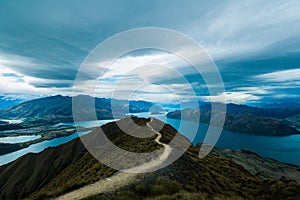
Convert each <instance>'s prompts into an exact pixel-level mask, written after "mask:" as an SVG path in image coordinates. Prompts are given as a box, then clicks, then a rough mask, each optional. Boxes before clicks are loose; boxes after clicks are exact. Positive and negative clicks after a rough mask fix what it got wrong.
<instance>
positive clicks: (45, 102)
mask: <svg viewBox="0 0 300 200" xmlns="http://www.w3.org/2000/svg"><path fill="white" fill-rule="evenodd" d="M75 98H78V99H80V101H81V102H82V105H81V108H80V109H81V111H82V113H86V112H90V110H88V108H85V107H86V105H87V104H88V103H91V102H92V101H94V103H95V111H96V115H97V118H98V119H99V120H100V119H112V118H113V114H112V108H111V103H112V101H113V103H114V106H115V109H116V110H117V113H116V115H117V117H124V116H125V114H126V113H127V112H128V111H129V112H132V113H135V112H146V111H149V109H150V107H151V106H152V105H153V103H150V102H146V101H129V102H128V101H125V100H116V99H108V98H93V97H90V96H86V95H80V96H76V97H75ZM0 118H3V119H10V118H18V119H20V118H36V119H43V120H47V121H52V122H53V121H55V122H72V121H73V113H72V97H68V96H61V95H57V96H51V97H45V98H40V99H35V100H31V101H27V102H23V103H21V104H18V105H14V106H12V107H9V108H5V109H3V110H0ZM86 120H89V119H86Z"/></svg>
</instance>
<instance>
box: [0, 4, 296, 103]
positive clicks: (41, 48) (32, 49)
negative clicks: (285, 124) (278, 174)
mask: <svg viewBox="0 0 300 200" xmlns="http://www.w3.org/2000/svg"><path fill="white" fill-rule="evenodd" d="M143 27H161V28H168V29H173V30H175V31H179V32H181V33H183V34H185V35H187V36H188V37H191V38H192V39H194V40H195V41H196V42H198V43H199V44H200V45H202V47H203V48H204V49H205V50H206V52H207V54H208V55H209V56H210V57H211V59H212V60H213V61H214V62H215V64H216V66H217V67H218V69H219V71H220V74H221V76H222V79H223V81H224V85H225V91H224V92H222V93H218V94H213V95H211V94H209V93H208V91H207V86H206V85H205V83H204V82H203V80H202V78H201V76H199V74H197V73H195V72H193V70H191V69H190V66H189V64H188V63H187V62H185V61H183V60H182V59H180V58H178V57H176V56H174V55H172V54H171V53H169V52H164V51H161V50H151V49H150V50H143V51H141V52H131V53H129V54H126V55H124V56H122V57H120V58H118V60H117V61H116V62H114V64H113V65H112V66H111V67H110V70H108V72H107V73H106V74H102V75H100V74H99V75H98V73H99V72H98V71H97V70H95V71H91V74H97V76H98V77H97V79H96V80H90V79H92V77H89V76H87V77H86V79H85V80H84V81H83V84H82V85H83V88H81V89H82V90H81V92H82V93H86V94H91V91H92V92H94V94H95V95H96V96H99V97H110V96H111V95H112V91H115V90H116V89H115V86H116V84H117V83H118V81H121V83H122V84H119V86H118V87H119V88H118V89H117V91H118V92H119V93H118V94H119V96H118V97H119V98H126V97H127V96H126V95H128V91H130V90H129V88H131V89H132V88H134V87H136V86H138V85H141V87H136V90H137V91H136V92H135V93H134V94H133V95H132V96H131V98H134V99H144V100H149V101H155V102H163V101H170V102H174V101H176V99H177V98H182V99H184V100H185V101H188V100H189V98H190V96H191V95H192V94H191V93H190V92H189V91H190V88H192V89H193V90H194V92H195V94H196V95H197V97H198V98H199V99H200V100H212V101H219V100H220V99H222V98H221V97H223V96H225V100H226V102H233V103H241V104H247V103H251V102H276V101H281V100H282V99H289V100H293V101H297V100H299V99H300V96H299V95H300V53H299V52H300V3H299V1H276V2H275V1H265V2H264V1H251V2H246V1H191V0H187V1H167V0H156V1H155V0H154V1H135V0H129V1H121V0H119V1H116V0H112V1H96V0H95V1H94V0H87V1H79V0H72V1H71V0H60V1H52V0H43V1H33V0H27V1H16V0H1V1H0V96H1V98H2V99H7V100H9V99H23V100H29V99H34V98H39V97H43V96H51V95H57V94H61V95H73V94H74V93H73V85H74V80H75V79H76V74H77V72H78V70H79V68H80V65H81V64H82V63H83V62H84V60H85V58H86V57H87V56H88V55H89V53H90V52H91V51H92V50H93V49H94V48H95V47H96V46H97V45H98V44H99V43H101V42H103V41H104V40H106V39H108V38H109V37H111V36H113V35H115V34H118V33H120V32H122V31H127V30H130V29H134V28H143ZM128 43H130V41H128ZM185 50H188V49H185ZM191 54H192V52H191ZM103 62H104V61H103ZM103 62H102V63H97V66H100V65H101V66H102V65H103ZM105 62H108V61H107V60H106V61H105ZM158 65H167V66H169V67H171V68H173V69H176V70H177V71H178V72H179V73H181V74H182V76H184V78H185V79H186V80H188V82H186V81H185V80H179V78H180V77H179V76H176V74H174V73H173V72H171V71H170V70H169V69H166V68H164V67H162V66H158ZM141 66H148V67H141ZM151 66H152V67H151ZM154 69H155V70H154ZM207 73H209V72H207ZM158 77H160V78H158ZM162 77H164V78H165V80H162V79H161V78H162ZM143 80H147V83H149V84H148V85H142V84H141V83H142V82H141V81H143ZM95 81H96V82H95ZM99 81H100V82H101V84H102V85H101V86H99V88H97V92H96V93H95V91H94V90H93V89H92V87H95V84H96V83H97V82H99ZM122 81H123V82H122ZM162 82H163V84H162Z"/></svg>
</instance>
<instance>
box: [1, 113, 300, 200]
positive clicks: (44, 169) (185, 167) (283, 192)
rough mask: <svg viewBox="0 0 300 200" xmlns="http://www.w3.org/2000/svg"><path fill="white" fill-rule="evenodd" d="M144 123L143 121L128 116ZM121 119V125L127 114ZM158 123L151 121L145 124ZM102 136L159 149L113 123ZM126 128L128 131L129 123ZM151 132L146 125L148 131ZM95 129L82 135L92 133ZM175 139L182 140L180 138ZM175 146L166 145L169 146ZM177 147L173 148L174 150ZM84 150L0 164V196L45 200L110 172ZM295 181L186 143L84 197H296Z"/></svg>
mask: <svg viewBox="0 0 300 200" xmlns="http://www.w3.org/2000/svg"><path fill="white" fill-rule="evenodd" d="M134 121H135V122H136V123H137V124H140V125H143V126H145V125H146V123H148V122H149V120H148V119H139V118H134ZM121 123H124V124H127V123H128V118H125V119H123V120H122V121H121ZM156 124H160V122H159V121H157V120H155V121H154V123H152V124H151V126H153V127H156ZM102 129H103V131H104V132H105V133H106V135H107V137H108V138H109V139H110V140H111V141H112V142H113V143H114V144H115V145H117V146H119V147H120V148H123V149H126V150H129V151H132V152H152V151H153V150H155V149H161V148H163V147H162V146H161V145H159V144H158V143H157V142H155V138H156V136H153V137H150V138H146V139H137V138H135V137H132V136H129V135H127V134H125V133H124V132H123V131H122V130H120V129H119V128H118V127H117V126H116V123H115V122H113V123H109V124H107V125H104V126H103V127H102ZM127 130H128V131H130V132H132V131H136V130H132V129H131V126H128V127H127ZM148 130H149V131H151V129H148ZM97 131H98V129H96V130H95V131H94V132H92V133H90V134H88V135H86V136H85V137H92V138H93V137H94V134H97ZM160 134H161V135H162V138H161V139H160V141H161V142H162V143H165V144H167V143H169V142H170V141H171V140H172V138H173V137H174V136H175V134H176V130H175V129H174V128H172V127H171V126H169V125H165V126H164V127H163V129H162V130H160ZM181 137H182V139H181V140H180V141H182V142H184V141H186V139H185V138H184V137H183V136H181ZM178 148H179V147H175V146H172V149H173V150H175V149H178ZM178 150H179V149H178ZM115 172H116V171H115V170H114V169H111V168H109V167H107V166H105V165H103V164H101V163H99V162H98V161H97V160H96V159H95V158H93V157H92V156H91V154H89V153H88V152H87V151H86V149H85V148H84V147H83V145H82V143H81V141H80V140H79V139H75V140H73V141H71V142H69V143H67V144H64V145H61V146H58V147H56V148H48V149H46V150H45V151H43V152H41V153H39V154H28V155H26V156H23V157H21V158H19V159H18V160H16V161H14V162H13V163H10V164H7V165H5V166H2V167H0V179H1V180H3V181H1V182H0V191H1V192H0V199H21V198H22V199H23V198H26V199H48V198H52V197H57V196H60V195H61V194H65V193H67V192H69V191H72V190H75V189H78V188H81V187H82V186H84V185H88V184H90V183H94V182H97V181H99V180H103V179H104V178H107V177H111V176H114V175H115V174H116V173H115ZM299 197H300V185H299V184H298V183H296V182H295V181H290V180H287V179H282V180H275V179H263V178H260V177H258V176H255V175H253V174H251V173H250V172H248V171H247V170H246V169H245V168H243V167H242V166H241V165H238V164H236V163H235V162H233V161H231V160H230V159H227V158H224V157H221V156H219V155H215V154H209V155H208V156H207V157H205V158H204V159H199V158H198V148H197V147H195V146H190V148H189V149H188V151H186V152H185V153H184V154H183V156H181V157H180V159H178V160H177V161H176V162H174V163H173V164H171V165H169V166H168V167H166V168H164V169H161V170H159V171H156V172H151V173H147V174H142V175H141V176H140V177H139V179H137V180H136V181H135V182H133V183H131V184H128V185H126V186H125V187H122V188H119V189H116V190H114V189H113V190H112V191H111V192H109V193H103V194H100V195H96V196H92V197H89V198H88V199H146V198H147V199H207V198H209V199H212V198H218V199H224V198H235V199H298V198H299Z"/></svg>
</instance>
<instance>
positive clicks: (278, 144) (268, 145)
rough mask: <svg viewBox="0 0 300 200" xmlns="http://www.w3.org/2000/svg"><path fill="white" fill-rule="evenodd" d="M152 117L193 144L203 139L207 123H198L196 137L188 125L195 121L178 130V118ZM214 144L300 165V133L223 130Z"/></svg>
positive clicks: (145, 114) (146, 115) (142, 114)
mask: <svg viewBox="0 0 300 200" xmlns="http://www.w3.org/2000/svg"><path fill="white" fill-rule="evenodd" d="M133 115H136V116H139V117H149V114H148V113H137V114H133ZM152 117H155V118H157V119H160V120H162V121H165V123H168V124H171V125H172V126H173V127H174V128H176V129H177V130H178V131H179V132H180V133H181V134H183V135H185V136H186V137H187V138H188V139H190V140H191V141H193V143H194V144H197V143H198V142H202V141H203V140H204V137H205V135H206V132H207V129H208V125H206V124H200V126H199V128H198V131H197V134H196V137H193V134H192V133H191V132H190V130H189V127H191V126H195V122H191V121H184V122H183V123H184V126H182V127H181V129H180V130H179V125H180V120H176V119H169V118H166V116H164V115H153V116H152ZM216 146H217V147H220V148H227V149H248V150H251V151H254V152H256V153H258V154H259V155H261V156H263V157H268V158H273V159H276V160H279V161H282V162H286V163H291V164H295V165H299V166H300V134H299V135H291V136H276V137H275V136H258V135H249V134H242V133H235V132H231V131H227V130H223V131H222V134H221V136H220V138H219V140H218V142H217V144H216Z"/></svg>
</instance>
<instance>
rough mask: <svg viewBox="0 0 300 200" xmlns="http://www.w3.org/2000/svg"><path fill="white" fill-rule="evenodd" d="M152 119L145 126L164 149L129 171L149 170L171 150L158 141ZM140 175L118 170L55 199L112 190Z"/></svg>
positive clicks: (65, 199) (79, 196)
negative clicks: (157, 156) (109, 175)
mask: <svg viewBox="0 0 300 200" xmlns="http://www.w3.org/2000/svg"><path fill="white" fill-rule="evenodd" d="M152 120H153V118H151V121H150V122H148V123H147V126H149V127H150V128H151V130H152V131H153V132H154V133H155V134H156V135H157V137H156V138H155V142H157V143H158V144H160V145H163V146H164V151H163V153H162V154H161V155H160V156H159V158H157V159H154V160H151V161H150V162H147V163H144V164H142V165H140V166H137V167H133V168H131V169H130V171H141V169H142V171H147V170H151V169H153V168H155V167H157V166H159V165H160V164H162V163H163V162H164V161H165V160H166V159H167V158H168V156H169V155H170V153H171V151H172V148H171V147H170V146H169V145H167V144H164V143H161V142H160V139H161V137H162V135H161V134H160V133H159V132H157V131H155V130H154V129H153V127H152V126H151V125H150V123H151V122H152ZM140 176H141V174H137V173H128V172H122V171H120V172H117V173H116V174H114V175H113V176H111V177H109V178H105V179H102V180H100V181H98V182H96V183H92V184H89V185H86V186H84V187H82V188H79V189H77V190H74V191H72V192H69V193H66V194H64V195H62V196H60V197H58V198H56V199H58V200H71V199H83V198H86V197H89V196H92V195H96V194H101V193H106V192H112V191H115V190H117V189H119V188H122V187H124V186H126V185H129V184H132V183H135V182H136V181H137V180H138V179H139V177H140Z"/></svg>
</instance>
